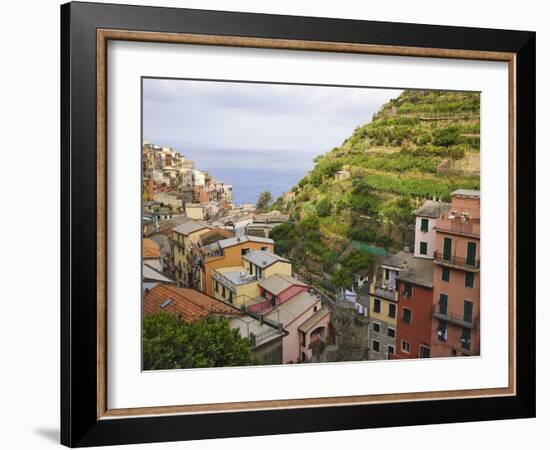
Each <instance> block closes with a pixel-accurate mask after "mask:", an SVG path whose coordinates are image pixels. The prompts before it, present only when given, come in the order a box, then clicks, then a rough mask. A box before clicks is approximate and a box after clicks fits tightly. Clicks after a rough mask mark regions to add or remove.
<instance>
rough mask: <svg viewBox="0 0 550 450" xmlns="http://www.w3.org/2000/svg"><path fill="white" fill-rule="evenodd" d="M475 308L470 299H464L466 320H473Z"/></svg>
mask: <svg viewBox="0 0 550 450" xmlns="http://www.w3.org/2000/svg"><path fill="white" fill-rule="evenodd" d="M473 310H474V304H473V303H472V302H471V301H469V300H464V322H471V321H472V312H473Z"/></svg>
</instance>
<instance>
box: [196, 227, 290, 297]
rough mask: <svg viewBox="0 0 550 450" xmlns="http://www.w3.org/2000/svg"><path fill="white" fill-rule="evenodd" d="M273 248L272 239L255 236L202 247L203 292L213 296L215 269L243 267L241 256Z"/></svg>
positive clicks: (224, 240)
mask: <svg viewBox="0 0 550 450" xmlns="http://www.w3.org/2000/svg"><path fill="white" fill-rule="evenodd" d="M273 247H274V242H273V240H272V239H266V238H259V237H255V236H236V237H232V238H229V239H222V240H220V241H218V242H216V243H214V244H212V245H209V246H208V247H203V251H204V252H205V256H204V264H203V266H204V267H203V275H202V278H203V280H204V283H203V286H204V292H206V293H207V294H208V295H212V296H214V293H213V289H212V288H213V285H212V272H213V271H214V270H215V269H220V268H224V267H236V266H243V255H246V254H248V253H251V252H254V251H256V250H264V251H265V252H266V253H269V252H273ZM269 254H273V253H269ZM275 256H277V255H275ZM289 265H290V263H289ZM285 273H286V272H285Z"/></svg>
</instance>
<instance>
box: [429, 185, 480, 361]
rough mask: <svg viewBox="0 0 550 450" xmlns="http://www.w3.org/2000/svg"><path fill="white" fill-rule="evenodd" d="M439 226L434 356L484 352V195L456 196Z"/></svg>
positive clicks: (461, 192)
mask: <svg viewBox="0 0 550 450" xmlns="http://www.w3.org/2000/svg"><path fill="white" fill-rule="evenodd" d="M451 196H452V202H451V208H450V211H449V213H448V214H446V215H444V216H442V217H440V218H439V219H438V220H437V225H436V252H435V254H434V296H433V306H432V338H431V340H432V345H431V356H436V357H437V356H469V355H479V353H480V340H479V338H480V323H479V312H480V304H479V303H480V295H479V292H480V291H479V282H480V259H481V258H480V193H479V191H472V190H465V189H460V190H457V191H455V192H453V193H452V194H451Z"/></svg>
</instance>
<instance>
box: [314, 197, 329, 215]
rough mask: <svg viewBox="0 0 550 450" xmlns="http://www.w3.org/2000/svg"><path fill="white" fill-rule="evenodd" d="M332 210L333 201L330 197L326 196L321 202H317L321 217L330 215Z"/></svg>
mask: <svg viewBox="0 0 550 450" xmlns="http://www.w3.org/2000/svg"><path fill="white" fill-rule="evenodd" d="M331 212H332V202H331V200H330V198H328V197H325V198H323V199H322V200H321V201H320V202H319V203H317V214H318V215H319V217H327V216H330V213H331Z"/></svg>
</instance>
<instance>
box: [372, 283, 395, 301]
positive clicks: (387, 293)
mask: <svg viewBox="0 0 550 450" xmlns="http://www.w3.org/2000/svg"><path fill="white" fill-rule="evenodd" d="M374 295H375V296H376V297H382V298H385V299H386V300H392V301H397V289H395V288H391V287H388V286H375V287H374Z"/></svg>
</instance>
